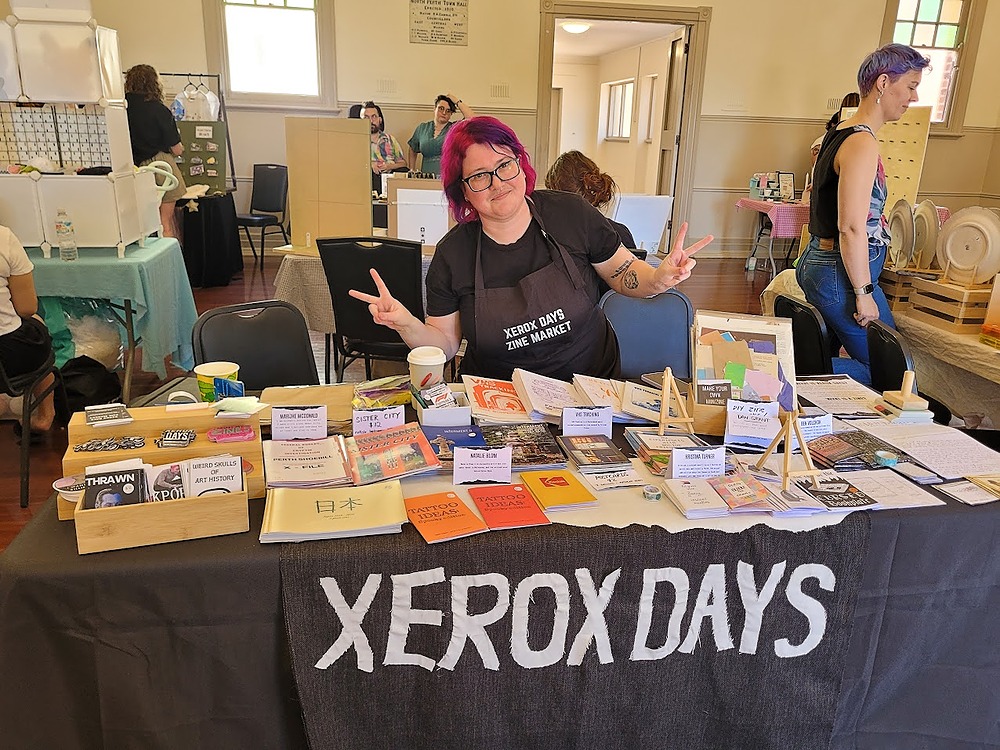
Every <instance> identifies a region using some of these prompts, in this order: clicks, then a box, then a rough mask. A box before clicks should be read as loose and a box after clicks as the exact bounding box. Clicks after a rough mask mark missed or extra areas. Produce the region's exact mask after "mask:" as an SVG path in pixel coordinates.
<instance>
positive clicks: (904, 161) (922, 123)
mask: <svg viewBox="0 0 1000 750" xmlns="http://www.w3.org/2000/svg"><path fill="white" fill-rule="evenodd" d="M930 131H931V108H930V107H909V108H908V109H907V110H906V112H905V113H904V114H903V116H902V117H901V118H900V119H899V120H897V121H896V122H887V123H886V124H885V125H883V126H882V127H881V128H879V131H878V133H876V134H875V135H876V137H877V138H878V141H879V144H880V146H879V153H880V154H881V155H882V165H883V166H884V167H885V181H886V188H887V190H888V197H887V199H886V201H885V205H886V208H887V209H888V208H891V207H892V206H895V205H896V201H898V200H899V199H900V198H905V199H906V200H907V201H908V202H909V204H910V205H911V206H916V205H917V189H918V188H919V186H920V174H921V172H923V169H924V154H925V153H926V151H927V137H928V136H929V135H930Z"/></svg>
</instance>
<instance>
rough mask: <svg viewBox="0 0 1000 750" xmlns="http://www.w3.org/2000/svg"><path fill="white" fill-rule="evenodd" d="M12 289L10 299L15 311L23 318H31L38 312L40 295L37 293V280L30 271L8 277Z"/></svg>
mask: <svg viewBox="0 0 1000 750" xmlns="http://www.w3.org/2000/svg"><path fill="white" fill-rule="evenodd" d="M7 286H8V288H9V289H10V301H11V303H12V304H13V305H14V312H16V313H17V314H18V315H19V316H20V317H22V318H30V317H31V316H32V315H34V314H35V313H36V312H38V296H37V295H36V294H35V282H34V280H33V278H32V275H31V274H30V273H24V274H21V275H19V276H10V277H8V279H7Z"/></svg>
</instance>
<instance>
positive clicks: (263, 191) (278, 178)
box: [236, 164, 288, 268]
mask: <svg viewBox="0 0 1000 750" xmlns="http://www.w3.org/2000/svg"><path fill="white" fill-rule="evenodd" d="M287 206H288V167H286V166H285V165H283V164H254V165H253V190H252V192H251V193H250V213H248V214H237V215H236V224H237V226H240V227H242V228H243V231H244V233H245V234H246V236H247V241H248V242H249V243H250V250H252V251H253V257H254V263H256V262H257V248H256V247H255V246H254V244H253V237H251V236H250V229H251V228H254V229H260V267H261V268H263V267H264V237H265V235H266V234H267V232H268V229H270V230H271V233H272V234H274V230H277V231H280V232H281V236H282V238H283V239H284V240H285V244H286V245H287V244H288V234H287V232H285V211H286V209H287ZM260 212H263V213H260ZM275 214H280V215H281V216H280V218H279V217H278V216H275Z"/></svg>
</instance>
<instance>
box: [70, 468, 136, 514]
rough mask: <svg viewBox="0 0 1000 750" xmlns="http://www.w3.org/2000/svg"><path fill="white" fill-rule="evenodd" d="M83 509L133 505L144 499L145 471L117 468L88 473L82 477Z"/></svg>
mask: <svg viewBox="0 0 1000 750" xmlns="http://www.w3.org/2000/svg"><path fill="white" fill-rule="evenodd" d="M84 485H85V489H84V493H83V507H84V508H85V509H95V508H114V507H116V506H118V505H135V504H137V503H141V502H145V500H146V472H145V471H144V470H143V469H119V470H117V471H105V472H98V473H95V474H88V475H87V476H86V477H85V478H84Z"/></svg>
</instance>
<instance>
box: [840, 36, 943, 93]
mask: <svg viewBox="0 0 1000 750" xmlns="http://www.w3.org/2000/svg"><path fill="white" fill-rule="evenodd" d="M930 63H931V61H930V60H929V59H927V58H926V57H924V56H923V55H921V54H920V53H919V52H917V51H916V50H915V49H913V47H908V46H906V45H905V44H886V45H885V46H884V47H879V48H878V49H877V50H875V51H874V52H872V53H871V54H870V55H868V57H866V58H865V59H864V62H862V63H861V67H860V68H858V90H859V91H860V92H861V96H862V97H865V96H868V94H869V92H870V91H871V90H872V87H874V86H875V81H877V80H878V77H879V76H880V75H882V74H883V73H885V74H886V75H888V76H889V81H890V82H895V81H897V80H898V79H899V77H900V76H902V75H905V74H906V73H909V72H910V71H911V70H923V69H924V68H926V67H927V66H928V65H930Z"/></svg>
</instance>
